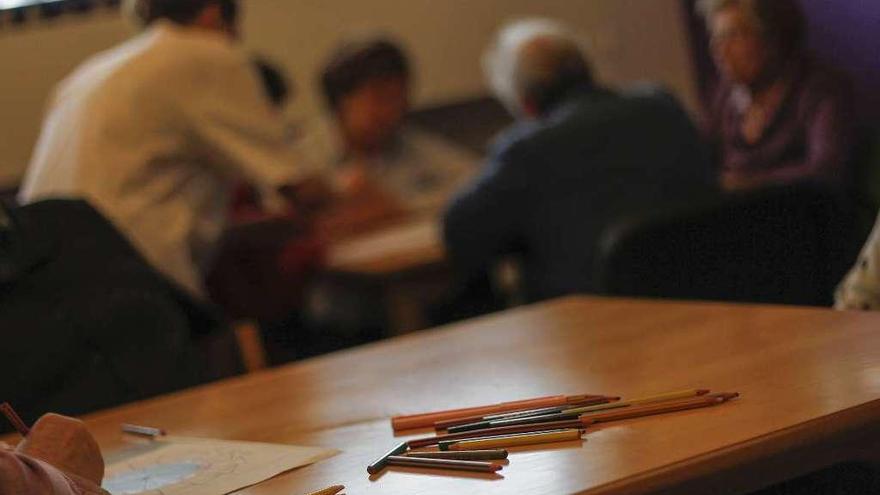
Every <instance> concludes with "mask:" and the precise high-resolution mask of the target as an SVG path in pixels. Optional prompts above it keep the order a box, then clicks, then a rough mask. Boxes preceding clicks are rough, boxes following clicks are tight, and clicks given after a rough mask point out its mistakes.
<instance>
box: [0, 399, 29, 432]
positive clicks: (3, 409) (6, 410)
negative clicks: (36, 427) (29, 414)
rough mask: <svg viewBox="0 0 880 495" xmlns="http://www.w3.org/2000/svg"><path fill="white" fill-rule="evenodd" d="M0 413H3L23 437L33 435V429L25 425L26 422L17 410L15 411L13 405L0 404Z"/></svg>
mask: <svg viewBox="0 0 880 495" xmlns="http://www.w3.org/2000/svg"><path fill="white" fill-rule="evenodd" d="M0 413H3V415H4V416H6V419H7V420H8V421H9V423H10V424H11V425H12V427H13V428H15V431H17V432H18V433H19V434H20V435H21V436H23V437H26V436H28V435H29V434H30V433H31V429H30V428H28V425H27V424H25V422H24V421H23V420H22V419H21V416H19V415H18V413H17V412H15V409H13V408H12V405H10V404H9V403H8V402H4V403H3V404H0Z"/></svg>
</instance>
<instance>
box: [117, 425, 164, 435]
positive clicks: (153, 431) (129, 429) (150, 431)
mask: <svg viewBox="0 0 880 495" xmlns="http://www.w3.org/2000/svg"><path fill="white" fill-rule="evenodd" d="M122 432H123V433H128V434H130V435H140V436H142V437H149V438H157V437H164V436H165V430H160V429H159V428H151V427H149V426H139V425H132V424H123V425H122Z"/></svg>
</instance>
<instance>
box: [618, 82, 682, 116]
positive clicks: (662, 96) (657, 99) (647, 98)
mask: <svg viewBox="0 0 880 495" xmlns="http://www.w3.org/2000/svg"><path fill="white" fill-rule="evenodd" d="M621 95H622V96H623V98H625V99H626V100H627V101H628V102H630V103H631V104H636V105H645V106H654V107H658V108H662V109H665V110H668V111H675V112H682V111H683V108H684V107H683V106H682V104H681V101H680V100H679V99H678V97H677V96H676V95H675V93H673V92H672V91H671V90H670V89H669V88H667V87H666V86H664V85H662V84H659V83H653V82H640V83H634V84H632V85H630V86H628V87H627V88H625V89H624V90H623V91H622V92H621Z"/></svg>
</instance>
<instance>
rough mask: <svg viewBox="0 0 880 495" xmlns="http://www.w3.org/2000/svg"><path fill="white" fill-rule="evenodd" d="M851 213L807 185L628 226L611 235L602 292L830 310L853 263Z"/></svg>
mask: <svg viewBox="0 0 880 495" xmlns="http://www.w3.org/2000/svg"><path fill="white" fill-rule="evenodd" d="M848 211H849V210H848V207H847V206H846V205H845V202H843V201H841V200H840V199H839V198H837V197H836V196H835V195H833V194H831V193H826V192H822V191H820V190H818V189H814V188H810V187H805V186H800V187H791V188H781V189H772V190H764V191H760V192H754V193H748V194H743V195H735V196H727V197H722V198H717V199H712V200H708V201H704V202H700V203H698V204H691V205H687V206H681V207H673V208H669V209H664V211H661V212H659V213H648V214H644V215H640V216H635V217H632V218H628V219H623V220H622V221H620V222H618V223H617V224H616V225H615V226H613V227H612V228H611V229H609V231H607V232H606V234H605V235H604V236H603V240H602V242H601V246H600V256H599V261H598V264H597V270H596V271H597V273H596V279H597V281H598V287H599V290H600V291H601V292H602V293H605V294H608V295H620V296H634V297H657V298H675V299H696V300H716V301H734V302H756V303H777V304H797V305H815V306H824V305H829V304H831V302H832V295H833V289H834V286H835V284H836V283H837V281H838V280H839V277H840V276H841V275H842V273H843V272H844V271H845V269H844V267H845V266H846V264H847V263H849V262H851V260H849V258H848V257H849V256H851V254H850V253H852V251H853V249H852V247H851V242H850V239H851V235H850V231H851V229H850V227H849V220H850V214H849V213H848ZM852 259H854V258H852Z"/></svg>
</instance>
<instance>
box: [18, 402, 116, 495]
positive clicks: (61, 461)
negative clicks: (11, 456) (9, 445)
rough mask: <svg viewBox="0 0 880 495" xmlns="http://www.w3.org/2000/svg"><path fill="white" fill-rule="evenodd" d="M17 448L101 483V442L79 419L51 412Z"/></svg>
mask: <svg viewBox="0 0 880 495" xmlns="http://www.w3.org/2000/svg"><path fill="white" fill-rule="evenodd" d="M16 451H17V452H18V453H20V454H24V455H27V456H29V457H33V458H35V459H39V460H41V461H44V462H46V463H49V464H51V465H52V466H54V467H56V468H58V469H59V470H61V471H63V472H65V473H67V474H71V475H75V476H79V477H80V478H83V479H85V480H88V481H91V482H93V483H95V484H96V485H98V486H100V485H101V481H102V480H103V478H104V458H103V457H102V456H101V449H100V448H99V447H98V443H97V442H96V441H95V439H94V437H92V435H91V433H89V431H88V430H87V429H86V427H85V424H83V422H82V421H79V420H77V419H73V418H68V417H65V416H59V415H57V414H47V415H45V416H43V417H42V418H40V419H39V420H38V421H37V422H36V423H35V424H34V426H33V427H32V428H31V432H30V434H28V436H27V437H26V438H25V439H24V441H22V442H21V443H20V444H19V445H18V448H17V449H16Z"/></svg>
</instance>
